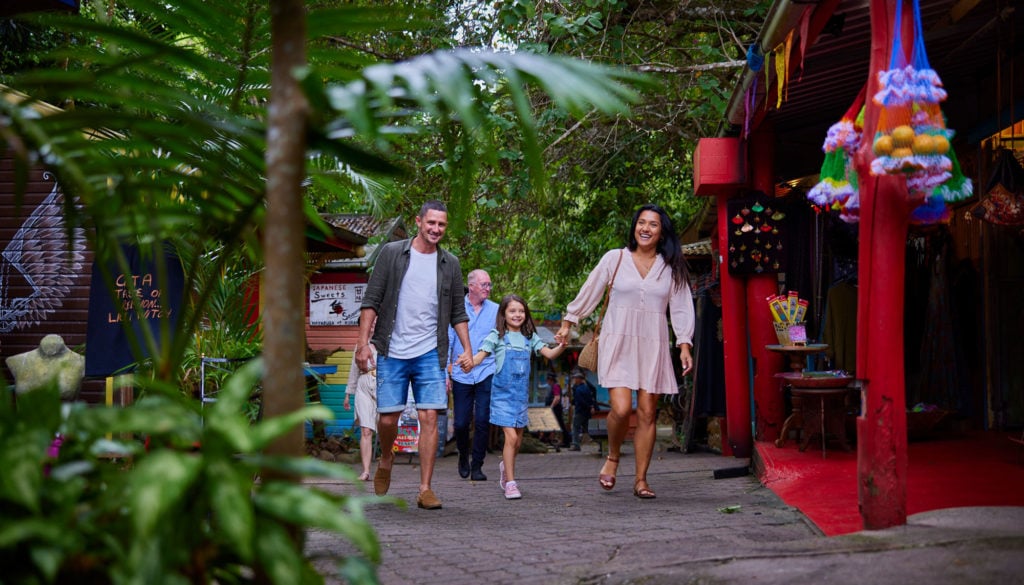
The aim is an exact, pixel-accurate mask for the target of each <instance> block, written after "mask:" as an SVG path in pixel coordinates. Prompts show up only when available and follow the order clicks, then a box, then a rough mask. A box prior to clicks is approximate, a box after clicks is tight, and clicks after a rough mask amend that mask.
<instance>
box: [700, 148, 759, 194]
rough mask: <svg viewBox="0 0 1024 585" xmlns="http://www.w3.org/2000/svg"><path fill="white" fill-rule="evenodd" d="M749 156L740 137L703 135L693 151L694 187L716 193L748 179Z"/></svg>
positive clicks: (703, 191) (707, 192)
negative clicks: (744, 154) (704, 136)
mask: <svg viewBox="0 0 1024 585" xmlns="http://www.w3.org/2000/svg"><path fill="white" fill-rule="evenodd" d="M746 174H747V173H746V157H744V156H743V148H742V144H741V142H740V139H739V138H701V139H700V141H698V142H697V149H696V150H695V151H694V153H693V191H694V193H695V194H696V195H701V196H710V195H717V194H718V193H721V192H722V191H723V190H725V189H735V188H736V187H740V186H742V185H743V184H745V183H746Z"/></svg>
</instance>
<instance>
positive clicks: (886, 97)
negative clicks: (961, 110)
mask: <svg viewBox="0 0 1024 585" xmlns="http://www.w3.org/2000/svg"><path fill="white" fill-rule="evenodd" d="M912 2H913V9H912V13H913V17H914V45H913V49H912V56H911V58H910V59H907V58H906V55H905V53H904V51H903V43H902V39H901V35H902V19H903V0H898V1H897V4H896V18H895V22H894V24H893V45H892V50H891V53H890V59H889V69H888V70H886V71H880V72H879V73H878V82H879V87H880V89H879V90H878V92H876V93H875V95H874V96H873V99H874V102H875V103H876V104H878V105H879V106H881V107H882V108H881V112H880V114H879V119H878V128H877V129H876V133H875V138H874V142H873V143H872V150H873V151H874V153H875V156H876V158H875V159H874V160H872V161H871V173H872V174H874V175H884V174H910V175H913V174H916V173H923V174H924V175H925V176H921V177H918V178H917V179H916V180H915V182H914V186H913V187H912V191H911V196H913V197H924V196H926V195H927V193H929V192H930V191H931V189H932V188H934V187H935V186H936V185H938V184H941V183H943V182H944V181H945V180H946V179H948V178H949V176H950V171H951V170H952V162H951V161H950V160H949V157H948V156H947V153H948V151H949V142H950V140H951V139H952V137H953V133H952V132H951V131H949V130H947V129H946V124H945V118H944V117H943V115H942V110H941V109H940V108H939V105H938V104H939V103H940V102H942V101H944V100H945V99H946V97H947V93H946V90H945V89H943V87H942V80H941V79H940V78H939V75H938V73H936V72H935V70H934V69H932V68H931V65H930V64H929V63H928V54H927V52H926V51H925V46H924V33H923V30H922V26H921V8H920V6H919V4H918V0H912Z"/></svg>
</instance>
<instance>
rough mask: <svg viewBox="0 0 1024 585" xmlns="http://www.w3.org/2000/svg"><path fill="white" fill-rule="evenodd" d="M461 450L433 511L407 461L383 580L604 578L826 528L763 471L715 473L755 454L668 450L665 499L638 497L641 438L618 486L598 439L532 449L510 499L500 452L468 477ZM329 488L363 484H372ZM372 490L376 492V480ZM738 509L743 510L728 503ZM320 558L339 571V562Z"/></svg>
mask: <svg viewBox="0 0 1024 585" xmlns="http://www.w3.org/2000/svg"><path fill="white" fill-rule="evenodd" d="M457 459H458V458H457V457H455V456H449V457H444V458H442V459H439V460H438V463H437V466H436V469H435V473H434V483H433V487H434V491H435V493H437V495H438V497H440V498H441V500H442V501H443V502H444V508H443V509H442V510H432V511H426V510H420V509H418V508H416V503H415V498H416V492H417V486H418V483H419V481H418V478H419V467H418V466H417V465H416V464H415V461H416V460H415V459H413V460H412V461H413V462H412V463H409V458H408V457H407V456H399V457H398V459H397V460H396V464H395V467H394V472H393V476H392V483H391V491H390V494H389V495H392V496H395V497H398V498H401V499H403V500H405V501H406V502H407V503H408V505H407V507H405V508H404V509H401V508H399V507H396V506H392V505H378V506H372V507H370V508H369V509H368V510H367V517H368V518H369V519H370V520H371V522H372V523H373V525H374V526H375V527H376V529H377V532H378V537H379V539H380V541H381V544H382V547H383V551H384V553H383V562H382V564H381V567H380V568H379V576H380V579H381V582H382V583H386V584H399V583H451V584H460V583H466V584H469V583H513V582H514V583H580V582H584V583H586V582H597V581H595V579H597V580H600V578H601V575H602V574H603V573H604V572H605V570H604V568H603V567H606V566H612V565H614V566H622V565H623V564H625V565H630V566H631V565H633V564H637V565H647V564H663V563H671V562H672V561H673V560H675V559H678V558H680V557H682V556H685V557H687V558H694V557H701V558H714V557H718V556H722V555H728V554H729V551H730V549H731V548H733V546H734V543H735V542H757V541H775V542H779V541H791V540H797V539H806V538H809V537H814V536H816V534H817V532H816V529H815V528H813V527H812V526H811V525H810V523H809V522H807V521H806V519H805V518H804V517H803V515H802V514H800V513H799V511H797V510H795V509H792V508H789V507H788V506H786V505H784V504H782V503H781V501H780V500H779V499H778V498H777V497H776V496H775V495H774V494H772V493H771V492H770V491H769V490H767V489H766V488H764V487H762V486H761V485H760V484H759V483H758V482H757V480H756V479H755V478H754V477H753V476H749V475H748V476H744V477H738V478H730V479H718V480H716V479H713V472H714V470H716V469H721V468H729V467H737V466H744V465H746V464H747V463H748V462H747V461H746V460H737V459H732V458H725V457H722V456H720V455H714V454H687V455H683V454H680V453H678V452H670V451H660V452H658V453H655V457H654V461H653V462H652V464H651V470H650V472H649V473H648V480H649V482H650V484H651V487H652V488H653V489H654V490H655V491H656V492H657V494H658V497H657V499H654V500H640V499H638V498H636V497H634V496H633V494H632V476H633V469H634V463H633V458H632V451H631V445H629V444H627V445H626V446H625V448H624V453H623V457H622V462H621V464H620V471H621V473H620V475H619V478H618V484H617V485H616V486H615V489H614V490H612V491H610V492H605V491H603V490H601V488H600V486H599V484H598V482H597V475H598V471H599V469H600V467H601V462H602V459H601V458H600V457H599V455H598V454H597V449H596V446H594V445H592V444H591V445H585V446H584V448H583V451H578V452H572V451H565V450H563V451H562V452H560V453H556V452H549V453H546V454H521V455H519V457H518V458H517V460H516V463H517V476H518V477H517V479H518V481H519V485H520V488H521V490H522V492H523V499H521V500H513V501H507V500H505V499H504V497H503V495H502V492H501V489H500V488H499V486H498V482H497V479H498V461H499V460H500V456H499V454H498V453H492V454H490V455H488V457H487V460H486V463H485V468H484V471H485V473H486V474H487V475H488V481H487V482H473V481H470V480H466V479H462V478H460V477H459V475H458V472H457ZM325 487H326V488H327V489H329V490H332V491H334V490H336V491H339V492H342V493H354V491H355V490H358V489H361V488H363V487H364V486H356V485H352V484H344V483H336V484H329V485H326V486H325ZM365 489H366V490H372V487H371V484H370V482H366V484H365ZM728 509H731V510H735V511H733V512H732V513H727V512H726V511H720V510H728ZM346 550H349V549H347V545H346V544H345V543H344V542H342V541H340V540H339V539H337V538H335V537H332V536H330V535H327V534H324V533H316V532H314V533H312V534H310V537H309V543H308V552H309V554H310V555H321V554H327V555H330V554H344V552H345V551H346ZM318 566H319V567H322V570H321V572H322V573H323V574H329V573H330V563H329V562H327V561H321V562H320V564H319V565H318Z"/></svg>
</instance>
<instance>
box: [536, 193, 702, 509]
mask: <svg viewBox="0 0 1024 585" xmlns="http://www.w3.org/2000/svg"><path fill="white" fill-rule="evenodd" d="M616 267H621V270H618V272H617V273H616V272H615V270H616ZM613 274H615V276H614V278H615V282H614V284H613V285H612V288H611V290H610V291H609V292H608V308H607V310H606V312H605V315H604V321H603V323H602V324H601V351H600V352H599V353H598V361H597V378H598V382H599V383H600V384H601V385H602V386H604V387H605V388H608V389H609V391H608V392H609V397H610V403H611V411H610V412H609V414H608V458H607V460H606V461H605V462H604V465H603V466H602V468H601V471H600V473H599V475H598V482H599V483H600V485H601V488H602V489H605V490H610V489H612V488H614V487H615V476H616V473H617V471H618V467H619V455H620V452H621V448H622V442H623V441H624V440H625V438H626V432H627V431H628V430H629V428H628V425H629V418H630V412H631V411H632V407H633V399H632V397H633V392H636V404H637V409H636V410H637V412H636V414H637V428H636V433H635V435H634V438H633V446H634V449H635V451H636V476H635V479H634V481H633V495H635V496H636V497H638V498H643V499H648V498H654V497H655V493H654V490H652V489H651V486H650V485H649V484H648V483H647V469H648V468H649V467H650V464H651V455H652V454H653V452H654V440H655V436H656V428H655V426H654V424H655V417H656V415H657V411H658V396H659V395H660V394H675V393H677V392H678V383H677V382H676V376H675V370H674V369H673V367H672V352H671V349H672V347H671V345H670V341H669V328H668V322H667V319H666V314H670V315H671V319H672V329H673V331H674V332H675V343H676V345H677V346H678V347H679V361H680V362H681V364H682V369H683V374H684V375H685V374H688V373H689V372H690V370H691V369H692V368H693V355H692V351H691V348H692V344H693V341H692V340H693V327H694V310H693V298H692V296H691V294H690V284H689V282H688V280H689V279H688V275H687V272H686V259H685V258H684V257H683V251H682V247H681V246H680V243H679V238H678V237H677V236H676V232H675V228H673V226H672V221H671V219H670V218H669V217H668V213H666V212H665V210H664V209H662V208H661V207H659V206H657V205H653V204H647V205H644V206H642V207H640V208H639V209H637V211H636V213H635V214H634V215H633V222H632V224H631V226H630V230H629V233H628V234H627V243H626V247H625V248H620V249H617V250H610V251H609V252H607V253H606V254H605V255H604V257H602V258H601V261H600V262H599V263H598V265H597V266H596V267H594V269H593V270H592V271H591V272H590V275H589V276H588V277H587V281H586V282H585V283H584V284H583V288H582V289H580V292H579V294H578V295H577V296H576V298H575V299H574V300H573V301H572V302H571V303H569V306H568V307H567V308H566V312H565V316H564V317H563V319H562V326H561V328H559V330H558V333H557V334H556V335H555V339H556V340H558V341H559V342H560V343H568V341H569V333H570V329H571V327H572V325H573V324H574V323H579V321H580V319H582V318H584V317H586V316H587V315H590V314H591V313H592V312H593V311H594V309H596V308H597V306H598V304H600V302H601V300H602V298H603V297H604V294H605V288H606V287H607V285H608V284H609V283H610V282H611V281H612V278H613Z"/></svg>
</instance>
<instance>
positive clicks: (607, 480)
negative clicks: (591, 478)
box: [597, 455, 619, 491]
mask: <svg viewBox="0 0 1024 585" xmlns="http://www.w3.org/2000/svg"><path fill="white" fill-rule="evenodd" d="M608 461H611V462H612V463H614V464H615V471H616V472H618V471H619V458H618V457H612V456H611V455H609V456H608ZM597 481H598V483H600V484H601V489H603V490H605V491H611V489H612V488H614V487H615V476H614V475H608V474H606V473H602V474H599V475H598V476H597Z"/></svg>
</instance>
